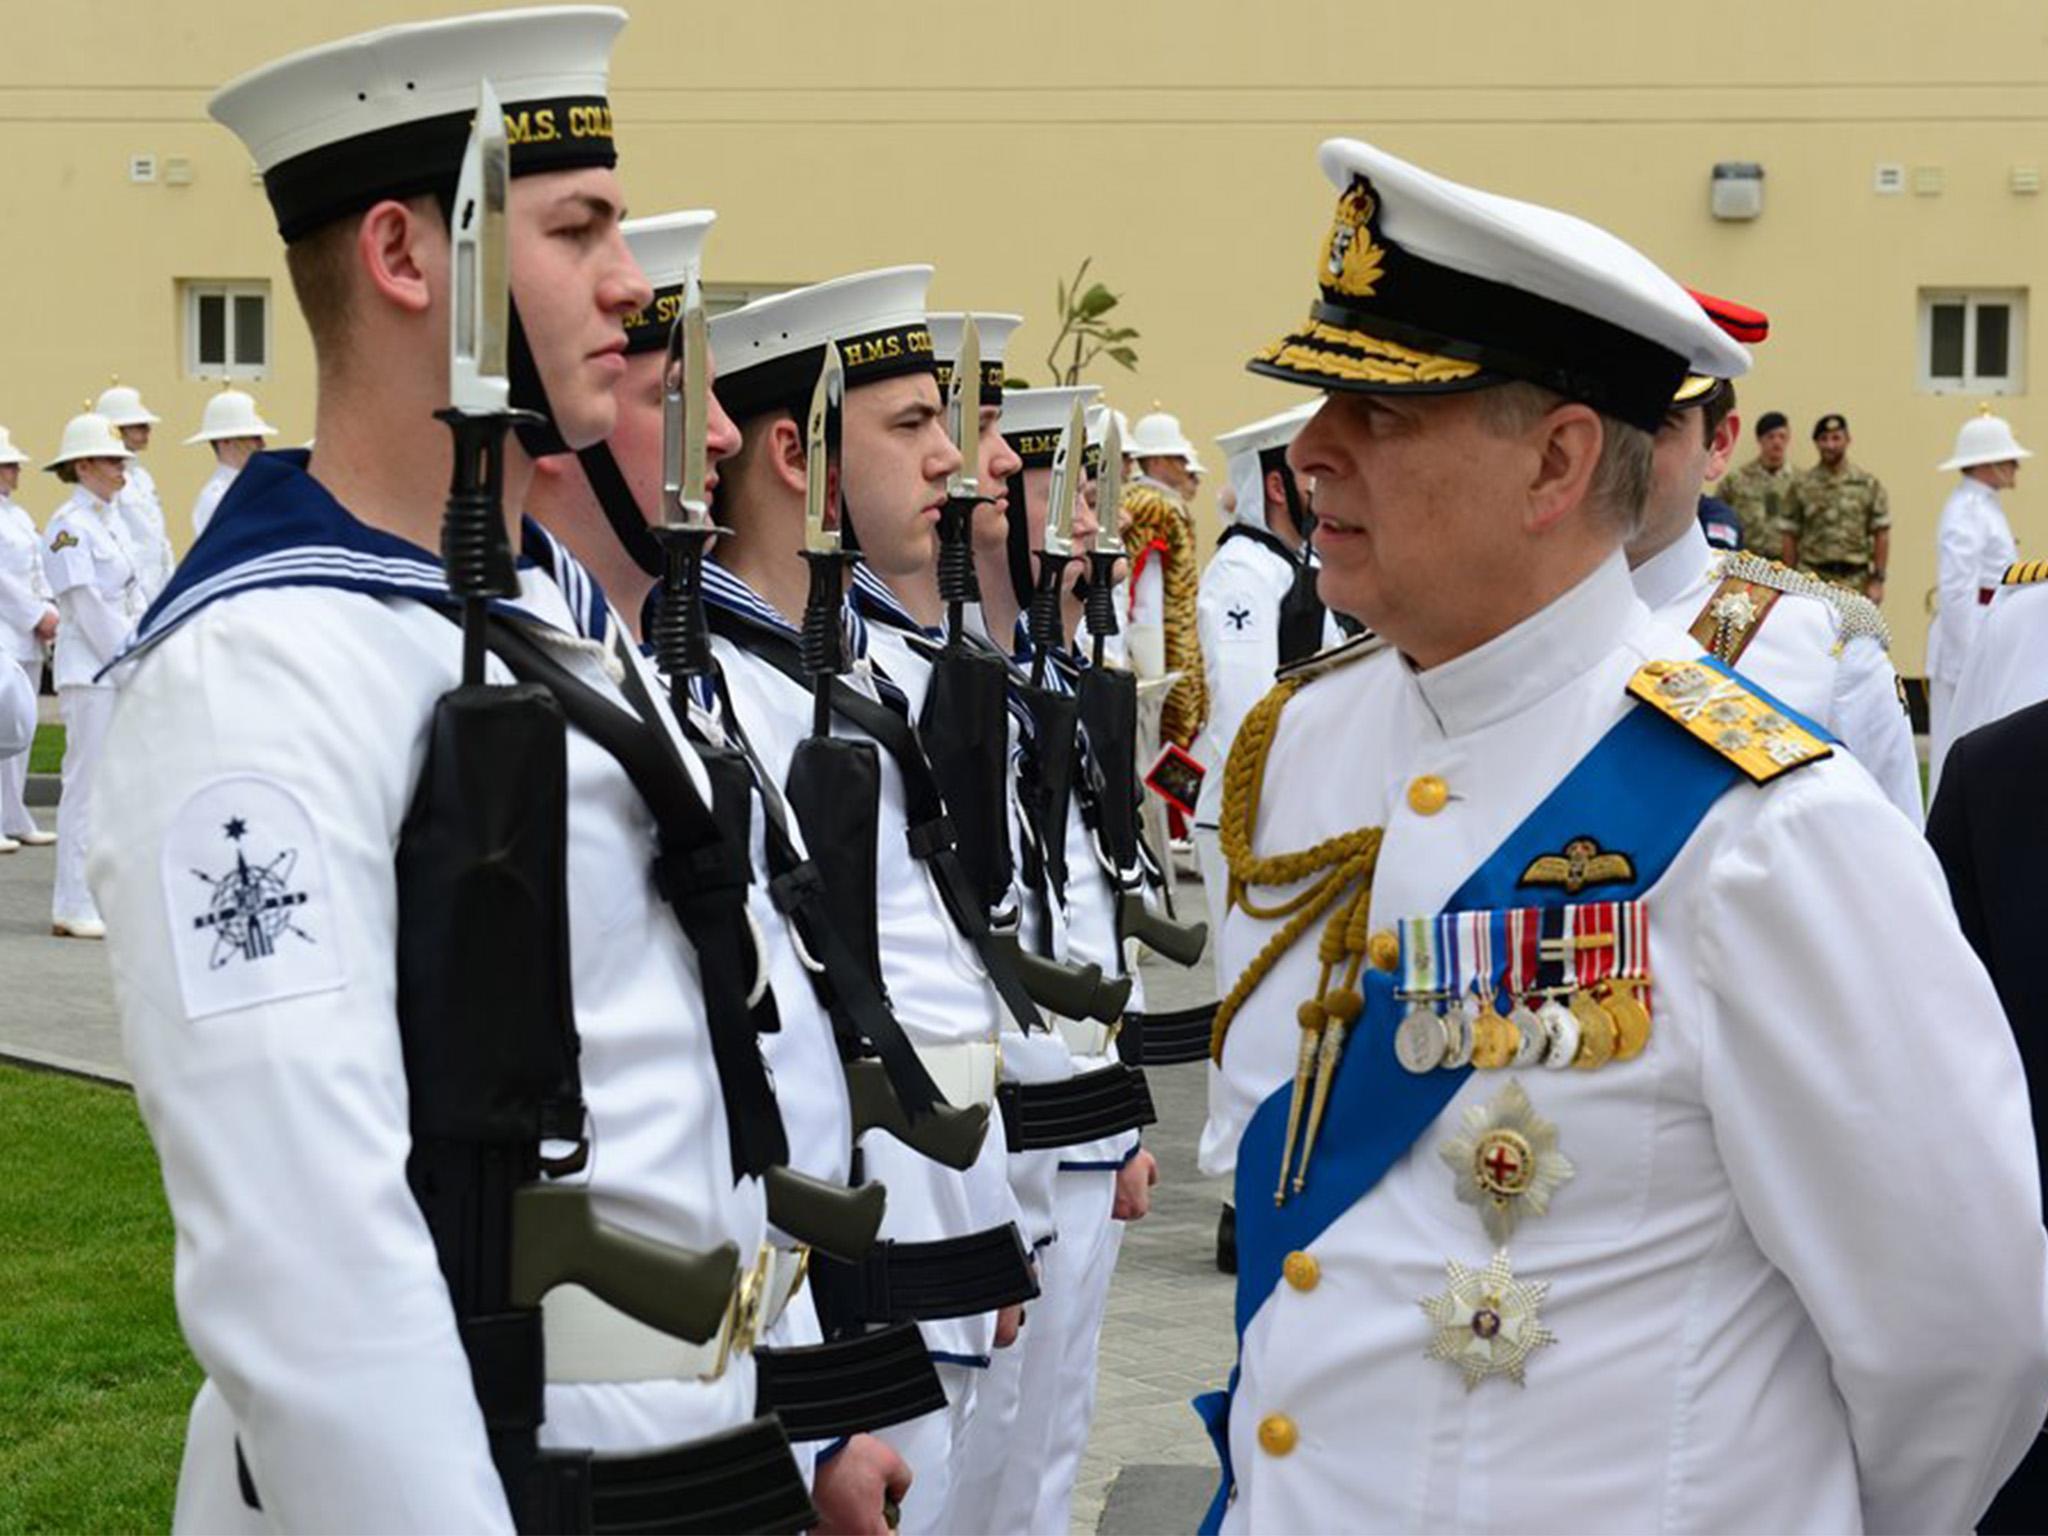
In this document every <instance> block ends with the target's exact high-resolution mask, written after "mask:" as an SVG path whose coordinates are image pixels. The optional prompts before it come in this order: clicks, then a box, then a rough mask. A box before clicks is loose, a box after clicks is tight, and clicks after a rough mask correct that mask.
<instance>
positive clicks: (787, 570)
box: [704, 266, 1036, 1531]
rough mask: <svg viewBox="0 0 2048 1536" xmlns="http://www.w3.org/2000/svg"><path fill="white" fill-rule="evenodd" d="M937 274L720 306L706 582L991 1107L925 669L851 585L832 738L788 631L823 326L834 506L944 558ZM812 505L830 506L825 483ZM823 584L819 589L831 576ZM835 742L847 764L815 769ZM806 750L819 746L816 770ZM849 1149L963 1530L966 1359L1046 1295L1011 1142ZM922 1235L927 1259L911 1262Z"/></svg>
mask: <svg viewBox="0 0 2048 1536" xmlns="http://www.w3.org/2000/svg"><path fill="white" fill-rule="evenodd" d="M930 277H931V269H930V268H929V267H922V266H913V267H894V268H887V269H884V270H882V271H878V272H867V273H860V274H857V275H854V276H850V277H842V278H836V279H833V280H832V281H829V282H825V283H819V284H816V285H814V286H812V287H809V288H800V289H796V290H794V291H792V292H790V293H784V294H777V295H775V296H773V297H772V298H767V299H761V300H757V301H756V302H755V303H753V304H749V305H747V306H746V307H745V308H742V309H738V310H734V311H732V312H731V313H729V314H723V315H718V316H715V317H713V319H712V321H711V325H710V340H711V349H712V352H713V354H714V355H715V356H716V357H717V359H718V384H717V389H718V397H719V400H720V402H721V403H722V404H723V405H724V407H725V409H726V411H727V412H728V413H729V414H730V415H731V416H732V418H733V419H734V420H735V421H736V422H738V423H739V426H740V431H741V434H742V437H743V439H744V442H743V446H742V447H741V449H740V451H739V452H738V453H737V454H735V455H734V456H733V458H732V459H731V460H729V461H728V462H727V464H726V466H725V468H724V470H723V471H722V473H721V475H720V477H719V483H718V493H717V499H716V503H715V507H714V511H715V513H716V515H717V518H718V522H719V525H720V527H721V529H722V530H724V531H723V532H722V534H721V536H720V538H719V540H718V542H717V544H716V546H714V550H713V554H714V556H715V559H716V562H717V563H716V564H715V565H707V566H706V568H705V575H704V591H705V600H706V603H707V605H708V607H709V615H710V620H711V626H712V632H713V635H714V637H715V638H714V645H715V649H716V652H717V656H718V661H719V665H720V669H721V671H722V674H723V678H724V683H725V692H726V696H727V701H728V702H729V706H730V710H731V712H732V715H733V716H734V718H735V721H736V724H737V726H738V728H739V730H740V731H741V732H742V733H743V734H744V735H745V736H746V737H747V739H748V740H749V741H750V742H751V743H752V745H753V748H754V751H755V752H756V753H757V754H758V755H759V757H760V758H761V760H762V762H763V763H765V764H766V765H767V767H768V769H769V771H770V773H771V774H772V775H773V776H774V777H775V778H776V779H777V780H778V781H779V782H781V783H782V785H783V787H784V789H785V791H786V792H787V794H788V797H789V800H790V802H791V805H792V807H793V808H794V809H795V810H796V811H797V813H798V817H799V820H800V821H801V824H802V826H803V828H804V831H805V834H806V837H807V840H808V842H809V845H810V850H811V854H812V857H813V858H814V859H816V860H818V862H819V866H820V868H821V869H822V870H823V872H824V877H825V882H826V887H827V890H828V891H829V892H831V893H832V900H833V902H834V905H835V907H836V908H837V909H839V910H840V911H841V913H842V917H843V919H844V923H845V927H846V930H847V933H848V935H849V937H851V938H852V939H853V941H854V943H855V944H856V946H857V947H859V948H861V949H862V950H864V951H868V952H871V953H872V956H873V962H872V963H874V964H875V966H876V968H877V970H878V973H879V977H880V980H881V981H882V983H883V984H884V988H885V991H886V995H887V997H888V998H889V1000H890V1002H891V1004H892V1005H893V1011H894V1013H895V1016H896V1017H897V1019H898V1020H900V1022H901V1024H902V1026H903V1029H904V1032H905V1033H906V1034H907V1035H908V1036H909V1039H910V1041H911V1043H912V1044H913V1045H914V1046H915V1047H916V1049H917V1054H918V1057H919V1058H920V1060H921V1061H922V1062H923V1063H924V1065H925V1067H926V1069H927V1071H928V1072H929V1073H930V1075H931V1077H932V1078H933V1079H934V1081H936V1083H937V1084H938V1086H939V1087H940V1088H941V1089H942V1090H944V1092H945V1094H946V1096H947V1098H948V1099H950V1100H951V1101H952V1102H953V1103H954V1104H956V1105H961V1106H968V1105H982V1106H989V1105H993V1104H994V1102H995V1098H996V1084H997V1080H998V1074H999V1072H1000V1070H1001V1061H1000V1058H1001V1057H1002V1055H1003V1054H1004V1051H1005V1050H1006V1049H1007V1047H1006V1046H1004V1045H1002V1044H1000V1043H999V1042H1001V1041H1002V1040H1003V1039H1004V1038H1005V1031H1011V1032H1012V1033H1014V1026H1013V1024H1012V1023H1011V1022H1010V1012H1009V1009H1008V1008H1007V1007H1006V1005H1005V1004H1004V1003H1003V1002H1002V1000H1001V999H1000V998H999V997H998V994H997V992H996V990H995V988H994V984H993V982H992V975H991V971H990V969H989V966H988V962H987V957H986V956H985V955H984V954H983V953H981V952H979V951H978V950H977V948H976V946H975V944H974V943H973V942H972V941H971V939H970V937H969V936H968V933H967V930H966V928H965V927H964V926H963V923H962V920H961V918H960V916H959V914H958V913H957V912H956V911H955V910H954V907H953V904H952V902H951V901H950V900H948V899H945V898H942V895H941V891H940V885H939V877H938V875H937V874H936V873H935V871H934V867H933V861H934V860H935V859H943V858H944V857H945V856H946V854H947V853H948V852H949V850H947V849H945V848H944V847H943V846H942V845H943V844H944V842H945V841H946V839H945V835H944V834H945V829H944V827H943V826H942V825H940V824H939V823H938V822H936V821H934V820H933V819H932V816H933V813H934V812H935V811H936V810H937V809H938V806H937V804H936V802H937V800H938V797H937V794H936V791H935V790H934V789H932V788H931V780H930V768H929V765H928V764H927V763H924V762H923V760H922V758H921V756H920V752H921V749H920V748H919V747H918V745H917V743H916V741H915V739H914V737H912V735H911V731H910V722H911V721H912V720H914V719H915V717H916V713H917V711H916V707H915V702H914V701H913V700H912V699H910V698H909V697H907V696H906V690H907V689H908V688H909V687H911V686H912V685H913V683H914V681H915V680H914V679H903V680H899V679H896V678H895V677H893V676H892V675H890V674H889V673H888V672H887V671H886V669H885V668H884V667H882V666H879V665H877V664H876V663H875V662H874V660H873V659H872V658H871V657H870V656H869V655H868V654H867V633H868V629H867V626H866V624H865V623H864V622H862V621H860V620H859V619H858V616H857V615H853V614H852V613H851V610H850V609H847V608H846V607H845V605H844V604H843V602H842V603H841V604H840V612H841V613H842V614H843V615H844V616H845V618H844V619H843V622H844V623H845V626H846V642H847V643H846V650H847V652H848V653H849V655H848V658H847V659H848V661H849V664H850V671H849V674H848V675H847V676H846V677H845V678H844V679H843V680H842V681H841V682H840V683H839V684H838V685H837V686H835V687H833V688H831V689H830V690H829V691H828V693H827V698H828V700H829V711H830V729H831V736H830V737H829V738H823V737H819V736H818V735H817V734H816V732H815V725H816V723H817V712H816V704H815V700H816V696H817V694H816V687H815V685H814V684H813V683H812V682H811V681H809V680H807V678H806V677H805V675H804V670H805V669H804V667H803V665H802V661H801V655H800V653H801V651H802V647H801V645H800V644H799V627H800V626H803V625H805V624H806V620H807V617H809V616H810V615H809V613H808V610H809V606H810V596H811V592H812V586H811V582H812V569H811V567H810V566H808V565H807V563H806V561H805V559H804V558H803V555H802V551H804V550H805V549H806V548H807V547H809V548H811V549H813V550H814V551H817V552H820V553H822V552H823V551H822V549H821V548H820V545H821V543H822V542H829V541H830V532H829V530H828V529H827V527H826V526H825V525H824V524H823V523H821V524H820V526H819V527H817V528H810V527H809V519H808V518H807V516H806V491H807V479H806V470H807V466H808V465H809V464H810V462H811V459H810V454H809V449H808V446H807V440H808V437H809V431H808V427H809V416H810V414H811V406H812V402H813V397H814V394H815V393H816V387H817V385H818V382H819V379H820V373H821V368H822V367H823V365H824V363H825V360H826V357H827V344H828V343H830V344H831V345H832V346H834V347H836V349H837V352H838V355H839V357H840V358H841V359H842V368H843V377H844V409H843V418H842V419H843V433H844V439H843V442H844V446H843V451H842V452H841V454H840V455H838V456H837V457H838V460H839V465H840V468H839V474H838V475H837V476H834V477H833V479H834V480H835V481H836V480H839V479H841V478H842V477H843V487H842V489H841V496H842V498H843V505H844V511H845V518H844V527H845V528H846V529H847V530H850V531H855V532H857V535H858V538H859V543H860V547H861V550H862V551H863V558H864V559H865V560H869V561H872V562H874V563H875V565H876V566H877V567H878V569H881V570H884V571H885V572H903V571H908V570H910V569H912V568H913V567H914V566H916V565H919V564H922V565H927V566H928V565H930V564H931V563H932V561H933V560H934V558H935V542H934V541H935V538H936V528H937V522H938V508H939V506H940V504H941V503H943V501H944V500H945V487H946V481H947V478H948V477H949V476H950V475H951V474H952V472H953V471H954V470H955V469H956V468H957V467H958V465H959V463H960V455H959V453H958V451H957V450H956V449H955V448H954V446H953V444H952V442H951V440H950V438H949V436H948V434H947V431H946V425H945V422H944V420H943V411H942V409H941V406H940V401H939V394H938V387H937V383H936V378H935V364H934V362H933V357H932V347H931V333H930V330H929V328H928V326H927V324H926V319H925V289H926V286H927V284H928V283H929V281H930ZM820 430H821V431H822V430H823V427H822V424H821V428H820ZM822 506H823V508H824V509H826V515H830V516H833V517H834V518H836V509H834V505H833V501H832V499H831V497H830V496H829V495H827V496H826V497H824V498H823V499H822ZM838 526H840V524H839V523H838V522H836V521H834V522H833V524H832V527H835V528H836V527H838ZM820 590H821V591H823V592H824V593H825V594H826V596H827V598H828V599H829V595H830V588H829V587H823V588H821V589H820ZM830 611H831V610H830V608H829V607H827V608H826V609H825V610H823V611H821V612H820V613H819V614H818V615H817V620H818V623H819V624H820V625H829V622H830V621H829V614H830ZM820 743H840V744H842V745H841V746H840V747H838V748H835V747H833V746H830V745H822V746H821V745H820ZM854 744H858V745H857V746H855V745H854ZM849 746H850V747H852V748H853V751H852V754H851V755H850V757H849V756H846V755H845V754H844V749H845V748H846V747H849ZM842 761H846V762H848V763H850V767H849V768H848V769H847V771H846V773H845V774H844V775H842V776H840V777H838V778H837V779H836V780H835V781H834V782H830V783H827V782H825V779H826V776H827V775H828V774H832V773H836V772H837V769H836V768H835V767H833V766H832V765H834V764H838V763H840V762H842ZM813 764H821V765H825V766H821V767H819V768H818V769H817V770H816V772H815V775H814V774H813V772H812V765H813ZM927 797H928V800H929V802H930V803H928V800H927ZM913 810H915V812H916V814H915V816H913ZM869 893H872V895H871V896H870V895H869ZM870 902H871V903H872V905H871V906H870ZM856 1157H857V1168H858V1172H859V1174H860V1175H861V1176H863V1177H866V1178H876V1179H879V1180H880V1181H881V1182H882V1183H884V1184H886V1185H887V1186H888V1190H889V1208H888V1212H887V1215H886V1217H885V1218H884V1224H883V1233H884V1236H885V1240H886V1241H887V1242H888V1244H889V1245H890V1246H889V1247H888V1248H887V1249H886V1250H885V1254H884V1257H883V1259H882V1260H881V1262H882V1263H884V1264H886V1265H888V1266H889V1270H890V1274H891V1282H890V1285H891V1288H892V1289H893V1290H895V1291H896V1292H897V1293H898V1295H899V1300H898V1301H897V1302H896V1304H895V1305H896V1308H897V1314H896V1315H899V1316H900V1312H901V1309H902V1306H903V1300H902V1299H901V1298H907V1297H908V1296H909V1295H910V1293H911V1290H912V1289H913V1288H915V1289H916V1291H917V1292H918V1293H919V1294H920V1295H921V1296H922V1297H923V1298H924V1301H923V1302H921V1303H919V1305H924V1303H935V1304H936V1305H935V1306H931V1305H925V1306H924V1311H923V1312H922V1313H921V1314H919V1315H917V1321H918V1323H919V1327H920V1330H921V1331H922V1332H923V1334H924V1338H925V1342H926V1345H927V1346H928V1348H929V1350H930V1353H931V1358H932V1360H933V1362H934V1364H935V1365H936V1366H937V1368H938V1372H939V1377H940V1379H941V1381H942V1382H943V1383H944V1385H945V1389H946V1398H947V1407H946V1409H944V1410H943V1411H939V1412H934V1413H930V1414H926V1415H924V1416H922V1417H920V1418H918V1419H915V1420H912V1421H911V1422H909V1423H906V1424H900V1425H895V1426H891V1427H889V1428H887V1429H885V1430H883V1431H882V1438H884V1439H886V1440H887V1441H888V1442H889V1443H890V1444H891V1445H892V1446H894V1447H896V1449H897V1450H898V1451H899V1452H901V1454H902V1456H903V1458H904V1460H905V1461H907V1462H908V1463H909V1464H910V1469H911V1472H912V1475H913V1478H914V1481H913V1482H912V1484H911V1486H910V1490H909V1494H908V1496H907V1497H906V1498H905V1499H904V1501H903V1506H902V1521H903V1529H904V1530H906V1531H947V1530H953V1529H957V1528H958V1526H957V1523H956V1522H955V1521H953V1520H952V1518H951V1516H950V1514H949V1509H950V1492H951V1487H950V1481H951V1477H952V1475H953V1473H954V1472H955V1471H956V1470H957V1467H956V1462H955V1456H954V1448H955V1447H956V1446H957V1445H958V1444H960V1443H961V1439H962V1436H963V1435H964V1433H965V1430H966V1427H967V1424H968V1422H969V1420H970V1418H971V1416H972V1413H973V1411H974V1403H975V1398H976V1395H977V1392H978V1378H979V1377H980V1375H981V1373H982V1372H984V1371H985V1370H987V1369H988V1366H989V1364H990V1361H991V1358H992V1353H993V1351H994V1350H995V1349H996V1348H998V1347H1001V1346H1003V1345H1006V1344H1007V1343H1009V1342H1010V1341H1011V1340H1012V1339H1014V1337H1015V1332H1016V1328H1017V1325H1018V1322H1019V1312H1018V1308H1019V1305H1020V1304H1021V1303H1022V1302H1023V1301H1024V1300H1026V1299H1028V1298H1029V1297H1030V1296H1031V1295H1033V1294H1035V1293H1036V1284H1035V1282H1034V1281H1033V1280H1032V1279H1031V1276H1030V1272H1029V1270H1028V1268H1027V1266H1026V1263H1025V1255H1024V1249H1023V1244H1022V1241H1021V1238H1020V1237H1019V1235H1018V1230H1017V1226H1018V1219H1019V1216H1020V1212H1019V1209H1018V1203H1017V1200H1016V1198H1015V1196H1014V1195H1013V1193H1012V1192H1011V1189H1010V1186H1009V1183H1008V1180H1007V1174H1006V1167H1005V1148H1004V1141H1003V1138H1002V1136H1001V1135H1000V1134H999V1133H998V1132H996V1131H994V1130H993V1129H992V1130H991V1133H990V1134H989V1136H988V1137H987V1139H986V1141H985V1143H984V1144H983V1146H982V1148H981V1152H980V1156H979V1158H978V1159H977V1161H976V1162H975V1163H974V1165H973V1166H972V1167H970V1168H968V1169H966V1170H964V1171H957V1170H955V1169H952V1168H949V1167H945V1166H942V1165H941V1164H939V1163H936V1162H934V1161H932V1160H931V1159H929V1158H926V1157H923V1156H921V1155H919V1154H917V1153H916V1152H914V1151H912V1150H911V1149H909V1148H908V1147H906V1146H904V1145H903V1144H902V1143H900V1142H899V1141H897V1140H896V1139H895V1138H893V1137H891V1136H888V1135H886V1134H881V1133H876V1132H870V1133H869V1134H867V1135H866V1136H863V1137H862V1138H861V1139H860V1141H859V1143H858V1146H857V1152H856ZM970 1255H978V1256H979V1258H978V1259H977V1260H975V1262H974V1264H973V1272H974V1273H973V1281H972V1283H971V1284H962V1283H960V1282H961V1279H962V1277H963V1276H965V1274H966V1273H967V1263H966V1261H967V1260H968V1258H969V1256H970ZM913 1256H914V1257H915V1260H916V1263H917V1264H918V1266H919V1267H920V1268H919V1272H918V1273H917V1274H913V1273H912V1272H911V1271H910V1270H909V1269H908V1268H907V1267H906V1266H907V1265H908V1264H909V1263H910V1262H911V1259H912V1257H913ZM983 1260H985V1261H986V1262H982V1261H983ZM812 1285H813V1290H814V1294H815V1295H816V1297H817V1302H818V1307H819V1310H820V1313H821V1314H823V1315H824V1316H825V1318H826V1329H827V1333H828V1335H830V1334H833V1333H835V1331H837V1330H839V1329H842V1328H853V1327H858V1326H863V1325H866V1324H869V1323H879V1322H884V1321H889V1320H892V1319H891V1317H889V1316H885V1315H878V1314H880V1313H882V1312H884V1311H885V1309H884V1306H883V1303H884V1298H883V1297H882V1296H881V1295H880V1294H879V1293H878V1291H877V1290H876V1289H875V1288H873V1287H871V1286H869V1285H867V1284H866V1283H865V1282H864V1281H859V1280H857V1278H856V1277H854V1276H851V1275H848V1274H846V1273H845V1272H844V1271H843V1269H835V1268H834V1267H833V1266H830V1265H821V1264H814V1265H813V1266H812Z"/></svg>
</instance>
